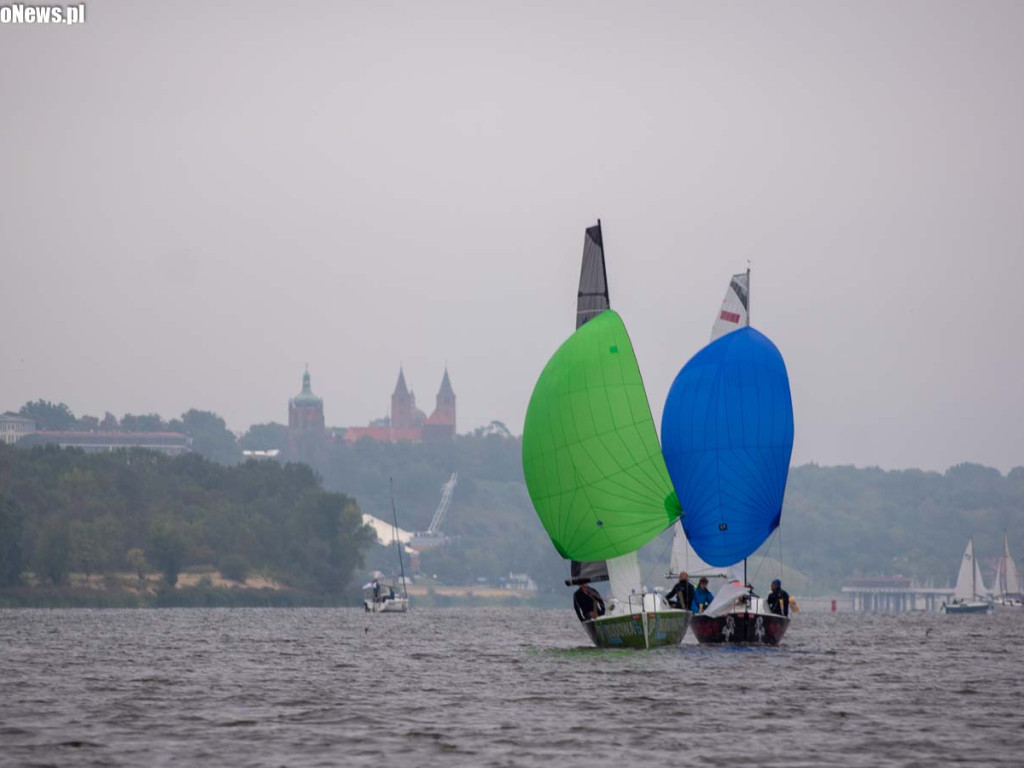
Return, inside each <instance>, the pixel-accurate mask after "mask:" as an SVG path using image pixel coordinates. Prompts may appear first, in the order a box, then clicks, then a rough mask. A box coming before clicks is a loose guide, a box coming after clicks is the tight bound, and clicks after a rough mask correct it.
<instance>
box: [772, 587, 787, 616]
mask: <svg viewBox="0 0 1024 768" xmlns="http://www.w3.org/2000/svg"><path fill="white" fill-rule="evenodd" d="M767 602H768V610H769V611H771V612H772V613H776V614H778V615H779V616H789V592H787V591H786V590H784V589H783V588H782V582H781V581H779V580H778V579H775V580H774V581H772V591H771V592H769V593H768V600H767Z"/></svg>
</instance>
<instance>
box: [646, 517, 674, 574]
mask: <svg viewBox="0 0 1024 768" xmlns="http://www.w3.org/2000/svg"><path fill="white" fill-rule="evenodd" d="M674 527H675V523H673V524H672V525H671V526H669V527H668V528H666V529H665V530H669V531H670V530H672V529H673V528H674ZM671 546H672V539H671V538H668V539H667V541H666V542H665V543H664V544H662V545H661V552H659V553H658V557H657V558H656V559H655V565H650V566H648V567H649V568H650V569H653V568H655V567H656V565H657V563H663V562H665V553H666V552H667V551H668V549H669V548H670V547H671ZM637 559H638V560H639V554H638V555H637ZM640 576H641V579H640V581H641V582H642V583H641V585H640V586H643V585H644V584H647V583H648V582H650V583H651V584H653V583H654V582H653V581H652V580H651V579H650V570H647V571H644V572H642V573H641V574H640Z"/></svg>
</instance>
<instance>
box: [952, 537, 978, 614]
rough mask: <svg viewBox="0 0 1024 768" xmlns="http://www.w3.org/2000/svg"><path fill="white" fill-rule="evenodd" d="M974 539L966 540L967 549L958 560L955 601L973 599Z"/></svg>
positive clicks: (954, 591) (954, 592)
mask: <svg viewBox="0 0 1024 768" xmlns="http://www.w3.org/2000/svg"><path fill="white" fill-rule="evenodd" d="M974 567H975V566H974V539H968V540H967V549H965V550H964V556H963V558H962V559H961V560H960V571H959V572H958V573H957V575H956V587H955V588H954V590H953V597H954V598H956V599H957V600H973V599H974Z"/></svg>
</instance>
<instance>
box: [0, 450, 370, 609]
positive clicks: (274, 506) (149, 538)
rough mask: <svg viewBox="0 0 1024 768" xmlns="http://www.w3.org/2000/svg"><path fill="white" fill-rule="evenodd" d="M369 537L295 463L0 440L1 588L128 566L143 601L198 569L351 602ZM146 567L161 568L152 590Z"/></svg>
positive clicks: (351, 506) (337, 496)
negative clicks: (21, 445) (232, 462)
mask: <svg viewBox="0 0 1024 768" xmlns="http://www.w3.org/2000/svg"><path fill="white" fill-rule="evenodd" d="M371 541H372V534H371V532H370V531H369V530H368V529H367V528H365V527H364V526H363V525H362V519H361V515H360V513H359V509H358V507H357V505H356V503H355V501H354V500H353V499H351V498H350V497H348V496H346V495H345V494H343V493H332V492H329V491H325V490H324V489H323V488H322V487H321V485H320V482H319V479H318V478H317V477H316V475H315V473H314V472H313V471H312V470H311V469H310V468H309V467H307V466H305V465H302V464H288V465H283V466H282V465H280V464H277V463H275V462H247V463H245V464H239V465H236V466H224V465H220V464H217V463H215V462H212V461H209V460H208V459H204V458H203V457H201V456H199V455H197V454H194V453H193V454H186V455H183V456H177V457H167V456H163V455H160V454H157V453H152V452H149V451H115V452H112V453H85V452H83V451H80V450H76V449H60V448H57V447H52V446H47V447H37V448H31V449H18V448H15V447H10V446H3V445H0V587H2V588H7V589H12V588H19V587H21V588H24V587H25V586H35V587H37V588H38V587H52V588H64V589H66V588H67V587H68V586H69V585H70V581H71V580H70V576H71V574H72V573H77V574H84V575H86V576H90V575H101V576H102V575H111V574H116V573H124V572H128V573H136V574H137V575H138V577H139V579H140V581H146V585H147V589H145V590H141V591H138V592H139V594H140V595H141V599H142V601H143V602H157V603H159V602H163V603H165V604H174V603H175V602H176V601H177V602H180V601H181V600H184V599H186V598H184V597H181V596H178V597H176V598H175V597H172V596H171V595H170V592H171V591H172V590H174V588H175V587H176V586H177V584H178V580H179V577H180V576H181V575H182V573H183V572H184V571H186V570H187V569H189V568H195V567H203V566H205V567H206V568H207V569H208V570H210V571H212V570H214V569H216V571H217V572H218V573H220V574H224V575H226V576H228V577H229V578H231V579H232V580H234V581H235V582H237V584H239V585H243V584H244V583H245V580H246V578H247V577H249V576H257V575H258V576H262V577H264V578H265V579H268V580H272V581H273V582H274V583H275V584H277V585H280V590H278V591H285V592H288V593H290V594H292V595H293V596H295V597H294V599H301V600H303V601H306V602H310V601H312V602H343V601H345V600H348V601H351V599H352V596H351V586H352V585H351V577H352V574H353V571H354V570H355V569H356V568H358V567H360V566H361V565H362V562H363V557H364V554H365V552H366V550H367V548H368V547H369V546H370V544H371ZM150 571H155V572H157V573H159V574H160V576H161V581H160V584H159V585H158V586H157V588H156V589H155V590H152V593H151V590H150V589H149V588H148V580H146V578H145V577H146V574H148V573H149V572H150ZM211 581H212V580H211ZM210 586H212V584H211V585H210ZM299 596H304V597H301V598H300V597H299ZM12 599H13V598H12ZM127 599H128V598H127V596H126V600H127ZM261 599H263V600H270V599H271V597H270V596H268V595H263V596H262V598H261ZM275 599H279V598H275ZM256 601H257V602H259V601H260V600H256Z"/></svg>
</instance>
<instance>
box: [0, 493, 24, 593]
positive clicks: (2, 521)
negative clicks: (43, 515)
mask: <svg viewBox="0 0 1024 768" xmlns="http://www.w3.org/2000/svg"><path fill="white" fill-rule="evenodd" d="M23 526H24V514H23V513H22V511H21V507H20V506H19V505H18V502H16V501H15V500H14V499H9V498H7V497H5V496H4V495H3V494H2V493H0V587H12V586H14V585H16V584H18V583H19V581H20V580H21V569H22V552H21V538H22V533H23V530H24V528H23Z"/></svg>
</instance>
